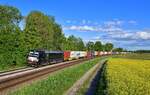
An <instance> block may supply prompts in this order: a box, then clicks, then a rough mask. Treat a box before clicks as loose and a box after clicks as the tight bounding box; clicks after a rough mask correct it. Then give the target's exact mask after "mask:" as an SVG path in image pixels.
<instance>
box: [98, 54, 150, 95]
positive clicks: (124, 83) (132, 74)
mask: <svg viewBox="0 0 150 95" xmlns="http://www.w3.org/2000/svg"><path fill="white" fill-rule="evenodd" d="M129 56H131V55H126V56H124V57H125V58H110V59H109V60H108V62H107V64H106V65H105V68H104V71H103V73H102V78H101V80H100V81H99V86H98V89H97V95H149V94H150V73H149V72H150V60H144V59H145V58H146V57H144V56H145V55H142V56H143V57H142V58H144V59H143V60H142V58H140V60H138V59H137V58H139V57H140V56H141V55H139V56H132V57H130V59H127V58H128V57H129ZM146 56H148V55H146ZM132 58H134V59H132ZM135 58H136V59H135ZM104 83H105V84H104Z"/></svg>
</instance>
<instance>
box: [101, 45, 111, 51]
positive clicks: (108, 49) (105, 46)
mask: <svg viewBox="0 0 150 95" xmlns="http://www.w3.org/2000/svg"><path fill="white" fill-rule="evenodd" d="M103 48H104V50H105V51H111V50H112V49H113V44H112V43H106V44H105V45H104V47H103Z"/></svg>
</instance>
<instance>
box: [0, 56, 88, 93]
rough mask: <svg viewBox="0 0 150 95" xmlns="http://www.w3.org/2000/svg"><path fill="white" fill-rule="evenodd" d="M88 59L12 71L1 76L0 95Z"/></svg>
mask: <svg viewBox="0 0 150 95" xmlns="http://www.w3.org/2000/svg"><path fill="white" fill-rule="evenodd" d="M87 60H88V59H82V60H81V59H79V60H74V61H71V62H70V61H69V62H62V63H59V64H55V65H49V66H44V67H41V68H35V69H29V70H24V71H21V72H19V71H16V72H15V71H14V72H13V73H7V74H2V75H1V77H0V95H1V94H2V93H7V92H9V90H10V91H11V90H12V89H13V87H15V86H18V85H20V84H22V83H26V82H27V81H30V80H34V79H37V78H40V77H42V76H44V75H48V74H50V73H52V72H55V71H57V70H60V69H63V68H66V67H69V66H72V65H75V64H79V63H82V62H83V61H87Z"/></svg>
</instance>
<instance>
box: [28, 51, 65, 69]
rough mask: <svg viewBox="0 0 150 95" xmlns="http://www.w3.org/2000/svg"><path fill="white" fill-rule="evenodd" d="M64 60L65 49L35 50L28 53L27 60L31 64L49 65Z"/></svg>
mask: <svg viewBox="0 0 150 95" xmlns="http://www.w3.org/2000/svg"><path fill="white" fill-rule="evenodd" d="M63 61H64V53H63V51H47V50H34V51H31V52H30V53H29V55H28V58H27V62H28V64H29V65H31V66H36V67H37V66H39V65H47V64H53V63H58V62H63Z"/></svg>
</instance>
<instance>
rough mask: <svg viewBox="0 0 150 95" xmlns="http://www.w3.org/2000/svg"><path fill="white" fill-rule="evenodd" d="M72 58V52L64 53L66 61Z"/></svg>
mask: <svg viewBox="0 0 150 95" xmlns="http://www.w3.org/2000/svg"><path fill="white" fill-rule="evenodd" d="M69 58H70V51H64V61H67V60H69Z"/></svg>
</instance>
